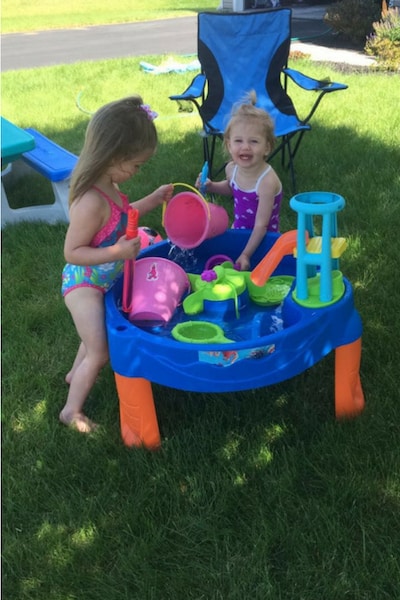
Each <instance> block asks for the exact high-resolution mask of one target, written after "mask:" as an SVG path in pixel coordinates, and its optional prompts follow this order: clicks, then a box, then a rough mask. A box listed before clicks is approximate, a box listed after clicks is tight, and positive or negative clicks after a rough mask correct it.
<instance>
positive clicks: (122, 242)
mask: <svg viewBox="0 0 400 600" xmlns="http://www.w3.org/2000/svg"><path fill="white" fill-rule="evenodd" d="M115 247H116V248H117V250H118V259H119V260H129V259H132V258H136V257H137V255H138V254H139V252H140V237H139V236H137V237H135V238H131V239H127V237H126V235H123V236H121V237H120V238H119V240H118V242H117V243H116V244H115Z"/></svg>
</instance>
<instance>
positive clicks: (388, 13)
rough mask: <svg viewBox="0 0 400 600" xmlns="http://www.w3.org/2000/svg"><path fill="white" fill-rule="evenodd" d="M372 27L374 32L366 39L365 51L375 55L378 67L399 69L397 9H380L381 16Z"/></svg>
mask: <svg viewBox="0 0 400 600" xmlns="http://www.w3.org/2000/svg"><path fill="white" fill-rule="evenodd" d="M373 29H374V33H373V34H372V35H370V36H369V37H368V39H367V43H366V45H365V52H366V53H367V54H369V55H370V56H376V57H377V59H378V64H379V66H380V67H382V68H384V69H387V70H389V71H400V14H399V10H398V9H397V8H390V9H389V10H385V9H384V10H382V18H381V20H380V21H377V22H375V23H373Z"/></svg>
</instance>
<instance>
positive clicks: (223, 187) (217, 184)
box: [195, 163, 232, 196]
mask: <svg viewBox="0 0 400 600" xmlns="http://www.w3.org/2000/svg"><path fill="white" fill-rule="evenodd" d="M231 165H232V163H228V165H227V166H226V168H225V173H226V179H223V180H222V181H211V179H208V178H207V179H206V181H205V182H204V183H203V182H202V181H201V173H199V176H198V177H197V179H196V183H195V186H196V188H197V189H198V190H199V189H200V187H201V184H202V183H203V185H204V187H205V193H206V194H217V195H218V196H231V195H232V190H231V186H230V183H229V181H230V177H229V176H228V174H229V173H230V171H231Z"/></svg>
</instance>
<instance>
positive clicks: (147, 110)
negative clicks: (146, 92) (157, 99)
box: [140, 104, 158, 121]
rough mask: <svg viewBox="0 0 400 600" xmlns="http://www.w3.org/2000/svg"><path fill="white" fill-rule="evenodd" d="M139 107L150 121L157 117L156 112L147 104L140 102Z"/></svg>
mask: <svg viewBox="0 0 400 600" xmlns="http://www.w3.org/2000/svg"><path fill="white" fill-rule="evenodd" d="M140 109H141V110H143V111H144V112H145V113H146V114H147V116H148V118H149V119H150V121H154V119H156V118H157V117H158V113H156V112H154V110H151V108H150V106H149V105H148V104H141V105H140Z"/></svg>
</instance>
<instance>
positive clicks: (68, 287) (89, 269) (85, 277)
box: [61, 186, 129, 296]
mask: <svg viewBox="0 0 400 600" xmlns="http://www.w3.org/2000/svg"><path fill="white" fill-rule="evenodd" d="M93 187H94V189H95V190H96V191H97V192H98V193H99V194H100V195H101V196H103V198H104V199H105V200H106V201H107V202H108V204H109V206H110V209H111V216H110V218H109V220H108V222H107V223H106V224H105V225H104V227H102V228H101V229H100V231H98V232H97V233H96V235H95V236H94V238H93V239H92V241H91V242H90V246H91V247H92V248H104V247H106V246H113V245H114V244H115V243H116V242H117V241H118V240H119V238H120V237H121V236H122V235H124V233H125V231H126V225H127V221H128V208H129V202H128V197H127V196H126V195H125V194H122V192H118V193H119V195H120V198H121V200H122V207H120V206H118V204H116V203H115V202H114V200H112V199H111V198H110V197H109V196H107V194H105V193H104V192H102V191H101V190H100V189H99V188H97V187H95V186H93ZM123 267H124V261H123V260H117V261H114V262H107V263H103V264H101V265H91V266H81V265H71V264H70V263H67V264H66V265H65V267H64V270H63V272H62V287H61V293H62V295H63V296H66V295H67V294H68V293H69V292H71V291H72V290H74V289H76V288H79V287H93V288H96V289H97V290H100V291H101V292H103V293H104V294H105V293H106V292H107V291H108V290H109V289H110V288H111V287H112V286H113V285H114V283H115V281H116V280H117V278H118V276H119V275H120V274H121V273H122V270H123Z"/></svg>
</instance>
